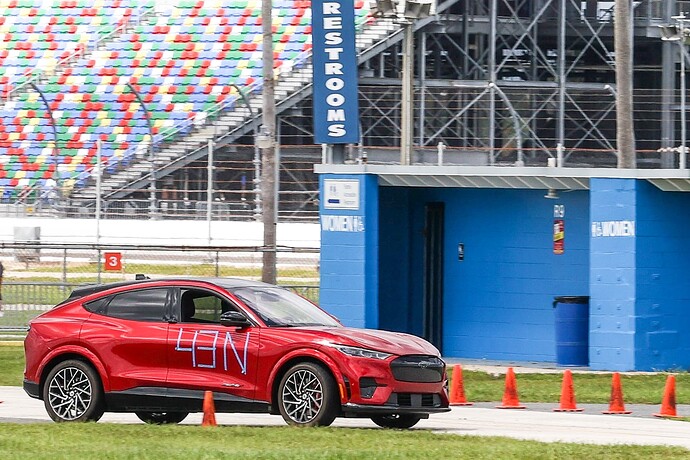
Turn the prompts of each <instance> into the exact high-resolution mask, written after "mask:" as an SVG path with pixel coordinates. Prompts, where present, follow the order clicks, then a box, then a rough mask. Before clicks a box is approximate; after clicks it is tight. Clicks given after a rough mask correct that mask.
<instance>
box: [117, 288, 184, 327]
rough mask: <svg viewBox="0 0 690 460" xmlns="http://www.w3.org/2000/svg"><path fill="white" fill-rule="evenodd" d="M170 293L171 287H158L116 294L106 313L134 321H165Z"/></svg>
mask: <svg viewBox="0 0 690 460" xmlns="http://www.w3.org/2000/svg"><path fill="white" fill-rule="evenodd" d="M170 293H171V290H170V289H167V288H156V289H139V290H136V291H129V292H123V293H121V294H116V295H114V296H113V297H112V300H111V301H110V302H109V303H108V306H107V307H106V312H105V314H106V315H108V316H112V317H114V318H121V319H128V320H132V321H163V320H164V318H165V311H166V306H167V305H168V301H169V298H170Z"/></svg>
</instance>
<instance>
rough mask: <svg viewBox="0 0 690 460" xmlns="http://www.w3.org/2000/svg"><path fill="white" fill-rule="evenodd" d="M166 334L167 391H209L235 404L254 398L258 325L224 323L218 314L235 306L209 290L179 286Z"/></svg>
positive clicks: (222, 401)
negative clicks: (241, 325) (172, 318)
mask: <svg viewBox="0 0 690 460" xmlns="http://www.w3.org/2000/svg"><path fill="white" fill-rule="evenodd" d="M175 298H176V299H175V302H174V308H173V312H174V316H175V317H176V318H177V319H178V321H179V322H177V323H172V324H171V325H170V331H169V336H168V337H169V339H168V362H169V367H168V380H167V386H168V390H169V394H170V395H171V396H174V395H175V394H178V393H179V395H180V396H182V397H184V396H185V393H184V391H180V390H211V391H213V392H216V393H220V395H218V394H216V395H214V398H215V400H216V405H217V406H218V405H219V404H222V405H224V406H233V404H236V405H237V406H238V407H239V406H241V405H243V404H244V403H248V402H250V401H252V400H253V399H254V394H255V392H256V373H257V366H258V355H259V332H260V330H259V328H257V327H246V328H238V327H226V326H222V325H221V324H220V314H221V313H223V312H225V311H228V310H229V309H233V308H234V309H237V307H236V306H235V305H234V304H233V303H232V302H231V301H230V300H229V299H227V298H225V297H224V296H222V295H221V294H219V293H217V292H214V291H211V290H209V289H202V288H195V287H182V288H180V289H179V290H178V291H177V292H176V294H175Z"/></svg>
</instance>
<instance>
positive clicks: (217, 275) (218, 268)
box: [216, 249, 220, 278]
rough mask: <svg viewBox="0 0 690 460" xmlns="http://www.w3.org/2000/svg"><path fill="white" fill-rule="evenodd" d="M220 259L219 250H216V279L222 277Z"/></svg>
mask: <svg viewBox="0 0 690 460" xmlns="http://www.w3.org/2000/svg"><path fill="white" fill-rule="evenodd" d="M219 259H220V257H219V256H218V250H217V249H216V278H218V277H220V267H219Z"/></svg>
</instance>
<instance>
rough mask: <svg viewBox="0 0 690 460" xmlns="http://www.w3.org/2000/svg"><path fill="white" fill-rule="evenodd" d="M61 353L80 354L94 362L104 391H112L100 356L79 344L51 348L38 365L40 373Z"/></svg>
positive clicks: (91, 362)
mask: <svg viewBox="0 0 690 460" xmlns="http://www.w3.org/2000/svg"><path fill="white" fill-rule="evenodd" d="M61 355H80V356H82V357H83V358H85V359H87V360H88V361H89V363H90V364H92V365H93V367H94V368H95V369H96V372H98V375H99V376H100V378H101V384H102V385H103V391H104V392H106V393H107V392H108V391H110V381H109V380H108V374H107V373H106V370H105V366H103V363H102V362H101V360H100V359H98V357H97V356H96V355H95V354H94V353H93V352H92V351H91V350H89V349H88V348H84V347H82V346H79V345H63V346H60V347H58V348H55V349H54V350H50V352H49V353H48V354H47V355H46V356H44V357H43V360H41V364H40V365H39V366H38V375H39V376H41V375H43V371H44V370H45V368H46V366H47V365H48V364H49V363H50V362H51V361H53V360H54V359H55V358H57V357H59V356H61ZM39 383H40V382H39Z"/></svg>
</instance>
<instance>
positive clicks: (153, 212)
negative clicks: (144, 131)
mask: <svg viewBox="0 0 690 460" xmlns="http://www.w3.org/2000/svg"><path fill="white" fill-rule="evenodd" d="M126 84H127V87H128V88H129V90H130V91H131V92H132V93H133V94H134V97H136V98H137V101H138V102H139V105H141V109H142V110H143V111H144V116H145V117H146V124H147V125H148V128H149V146H148V147H149V148H148V150H149V152H148V159H149V163H150V168H149V175H150V176H151V182H149V217H150V218H151V219H155V218H156V217H157V208H158V207H157V206H156V164H155V163H154V161H153V158H154V155H153V123H152V122H151V113H150V112H149V110H148V108H147V107H146V104H144V100H143V99H142V98H141V95H140V94H139V91H137V90H136V89H135V88H134V86H133V85H132V84H131V83H130V82H127V83H126Z"/></svg>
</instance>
